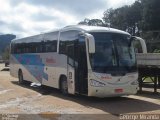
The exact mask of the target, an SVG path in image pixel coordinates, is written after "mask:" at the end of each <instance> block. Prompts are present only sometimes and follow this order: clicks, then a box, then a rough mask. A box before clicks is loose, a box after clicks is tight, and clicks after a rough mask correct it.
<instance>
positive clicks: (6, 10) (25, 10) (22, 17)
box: [0, 0, 135, 37]
mask: <svg viewBox="0 0 160 120" xmlns="http://www.w3.org/2000/svg"><path fill="white" fill-rule="evenodd" d="M134 1H135V0H0V30H1V31H0V33H13V34H15V35H17V36H22V37H24V36H29V35H33V34H38V33H41V32H45V31H49V30H52V29H55V28H62V27H64V26H66V25H75V24H77V23H78V22H80V21H82V20H84V19H85V18H89V19H93V18H99V19H101V18H102V17H103V12H104V11H105V10H107V9H109V8H111V7H112V8H117V7H121V6H122V5H130V4H132V3H133V2H134Z"/></svg>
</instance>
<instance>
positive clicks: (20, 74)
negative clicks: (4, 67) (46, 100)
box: [18, 70, 24, 85]
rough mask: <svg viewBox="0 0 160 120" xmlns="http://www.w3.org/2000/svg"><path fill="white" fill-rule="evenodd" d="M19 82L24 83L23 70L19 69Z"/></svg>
mask: <svg viewBox="0 0 160 120" xmlns="http://www.w3.org/2000/svg"><path fill="white" fill-rule="evenodd" d="M18 83H19V84H21V85H22V84H24V79H23V73H22V70H19V72H18Z"/></svg>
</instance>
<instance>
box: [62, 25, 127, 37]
mask: <svg viewBox="0 0 160 120" xmlns="http://www.w3.org/2000/svg"><path fill="white" fill-rule="evenodd" d="M61 30H62V31H67V30H80V31H86V32H111V33H119V34H126V35H130V34H129V33H127V32H125V31H122V30H118V29H114V28H109V27H101V26H87V25H71V26H66V27H64V28H63V29H61Z"/></svg>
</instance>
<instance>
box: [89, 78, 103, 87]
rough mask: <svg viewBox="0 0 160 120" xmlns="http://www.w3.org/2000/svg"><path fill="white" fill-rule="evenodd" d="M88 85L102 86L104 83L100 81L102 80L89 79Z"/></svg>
mask: <svg viewBox="0 0 160 120" xmlns="http://www.w3.org/2000/svg"><path fill="white" fill-rule="evenodd" d="M90 85H91V86H94V87H104V86H105V85H106V84H104V83H102V82H99V81H97V80H93V79H91V80H90Z"/></svg>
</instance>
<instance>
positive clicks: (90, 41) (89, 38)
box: [87, 34, 95, 53]
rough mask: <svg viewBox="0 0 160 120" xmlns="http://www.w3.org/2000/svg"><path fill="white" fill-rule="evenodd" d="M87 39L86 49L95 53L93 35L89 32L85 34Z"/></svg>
mask: <svg viewBox="0 0 160 120" xmlns="http://www.w3.org/2000/svg"><path fill="white" fill-rule="evenodd" d="M87 41H88V50H89V53H95V40H94V37H93V36H92V35H90V34H87Z"/></svg>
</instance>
